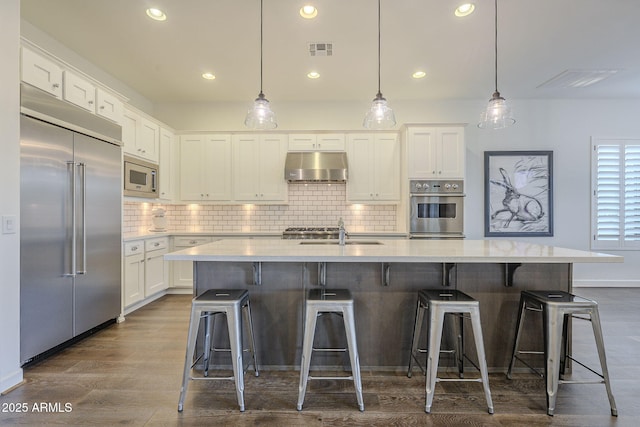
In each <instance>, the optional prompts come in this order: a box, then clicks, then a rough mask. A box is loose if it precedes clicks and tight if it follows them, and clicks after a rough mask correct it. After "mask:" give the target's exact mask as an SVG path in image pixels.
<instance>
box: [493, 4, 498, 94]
mask: <svg viewBox="0 0 640 427" xmlns="http://www.w3.org/2000/svg"><path fill="white" fill-rule="evenodd" d="M493 46H494V49H495V70H496V73H495V75H496V92H498V0H495V34H494V44H493Z"/></svg>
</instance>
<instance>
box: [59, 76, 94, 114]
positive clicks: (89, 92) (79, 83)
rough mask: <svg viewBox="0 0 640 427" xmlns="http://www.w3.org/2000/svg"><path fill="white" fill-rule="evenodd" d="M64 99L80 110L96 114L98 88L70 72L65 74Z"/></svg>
mask: <svg viewBox="0 0 640 427" xmlns="http://www.w3.org/2000/svg"><path fill="white" fill-rule="evenodd" d="M62 97H63V98H64V99H65V100H66V101H69V102H70V103H72V104H74V105H77V106H78V107H80V108H84V109H85V110H87V111H90V112H92V113H95V112H96V87H95V86H94V85H93V84H92V83H91V82H89V81H87V80H85V79H83V78H82V77H80V76H78V75H77V74H74V73H72V72H71V71H68V70H65V72H64V86H63V90H62Z"/></svg>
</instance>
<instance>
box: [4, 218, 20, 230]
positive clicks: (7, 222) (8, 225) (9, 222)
mask: <svg viewBox="0 0 640 427" xmlns="http://www.w3.org/2000/svg"><path fill="white" fill-rule="evenodd" d="M17 231H18V222H17V220H16V216H15V215H3V216H2V234H15V233H16V232H17Z"/></svg>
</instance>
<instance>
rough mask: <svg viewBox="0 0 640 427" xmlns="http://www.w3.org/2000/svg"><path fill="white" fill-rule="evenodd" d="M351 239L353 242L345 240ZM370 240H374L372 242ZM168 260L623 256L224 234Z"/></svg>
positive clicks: (535, 247)
mask: <svg viewBox="0 0 640 427" xmlns="http://www.w3.org/2000/svg"><path fill="white" fill-rule="evenodd" d="M347 242H348V243H351V242H349V241H348V240H347ZM372 242H375V243H374V244H372ZM164 258H165V260H168V261H229V262H403V263H600V262H604V263H610V262H623V261H624V258H623V257H621V256H618V255H610V254H604V253H598V252H588V251H581V250H577V249H568V248H561V247H556V246H548V245H540V244H536V243H528V242H520V241H514V240H421V239H388V240H387V239H383V240H361V241H359V242H356V243H355V244H346V245H344V246H341V245H338V244H337V241H335V240H319V241H309V240H287V239H224V240H217V241H214V242H212V243H207V244H204V245H200V246H195V247H192V248H187V249H183V250H180V251H176V252H172V253H169V254H167V255H165V256H164Z"/></svg>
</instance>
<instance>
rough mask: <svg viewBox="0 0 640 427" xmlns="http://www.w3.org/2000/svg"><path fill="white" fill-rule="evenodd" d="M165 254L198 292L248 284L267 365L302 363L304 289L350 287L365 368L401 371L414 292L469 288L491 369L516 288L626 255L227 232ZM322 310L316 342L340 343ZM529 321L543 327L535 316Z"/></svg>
mask: <svg viewBox="0 0 640 427" xmlns="http://www.w3.org/2000/svg"><path fill="white" fill-rule="evenodd" d="M165 259H166V260H169V261H172V260H173V261H193V268H194V294H195V295H199V294H201V293H202V292H204V291H206V290H207V289H212V288H244V289H248V290H249V293H250V297H251V305H252V312H253V318H254V328H255V332H256V335H257V336H256V346H257V348H258V356H259V360H260V363H261V365H263V367H265V368H267V369H269V368H271V369H280V368H282V369H285V368H291V367H293V366H297V365H299V363H300V354H301V347H302V332H303V331H302V326H303V322H302V319H303V314H304V313H303V311H304V297H305V292H306V290H308V289H309V288H313V287H317V286H326V287H327V288H347V289H350V290H351V292H352V294H353V297H354V304H355V313H356V331H357V335H358V346H359V349H360V351H359V352H360V362H361V366H362V367H363V369H402V368H403V367H405V369H406V365H407V363H408V360H409V359H408V358H409V351H410V346H411V335H412V332H413V322H414V315H415V304H416V295H417V291H418V290H419V289H423V288H443V289H447V288H452V289H458V290H461V291H463V292H466V293H468V294H469V295H471V296H473V297H474V298H476V299H477V300H479V301H480V312H481V319H482V326H483V332H484V340H485V348H486V353H487V363H488V365H489V367H490V369H491V370H494V371H495V370H498V371H502V370H506V367H507V365H508V362H509V358H510V352H511V347H512V345H513V332H514V328H515V321H516V316H517V310H518V301H519V297H520V291H521V290H524V289H551V290H565V291H571V290H572V285H571V283H572V269H573V264H574V263H609V262H622V261H623V258H622V257H619V256H613V255H607V254H600V253H594V252H586V251H579V250H574V249H566V248H558V247H552V246H545V245H538V244H533V243H525V242H516V241H509V240H407V239H389V240H386V239H383V240H364V239H363V240H357V241H354V240H347V244H346V245H344V246H341V245H338V244H337V241H335V240H284V239H229V240H224V239H223V240H218V241H215V242H212V243H208V244H205V245H201V246H197V247H193V248H188V249H184V250H181V251H177V252H173V253H170V254H167V255H165ZM323 317H324V318H323V319H321V321H319V324H320V323H321V322H325V321H326V322H336V325H335V326H336V327H334V328H322V327H319V328H318V333H317V335H316V336H317V338H316V345H317V346H332V347H334V346H341V345H343V341H342V340H343V338H342V336H341V335H340V334H339V333H337V334H336V333H333V332H331V333H325V331H326V330H331V331H340V330H341V329H340V328H341V320H339V319H334V317H335V316H323ZM319 326H320V325H319ZM528 327H529V328H536V327H538V328H539V326H537V325H535V324H533V322H532V324H531V325H529V326H528ZM466 329H467V330H466V332H465V334H466V333H467V332H469V333H470V331H469V330H470V329H471V328H466ZM185 333H186V331H185ZM535 335H536V334H527V335H526V336H529V337H533V338H532V339H531V341H530V342H529V343H528V345H530V346H538V348H542V342H541V340H540V339H535ZM538 335H541V333H540V334H538ZM469 338H470V336H469ZM443 342H444V343H445V344H446V343H447V340H444V341H443ZM470 342H471V341H470ZM468 347H469V348H468V352H469V353H470V356H471V357H475V355H474V354H473V349H472V348H471V347H473V346H468ZM342 357H343V356H342V355H341V356H339V357H337V356H335V355H331V356H322V355H321V356H318V357H316V358H315V361H314V363H315V364H318V365H324V366H341V365H342V362H343V360H344V359H342ZM443 363H446V361H445V360H443Z"/></svg>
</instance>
